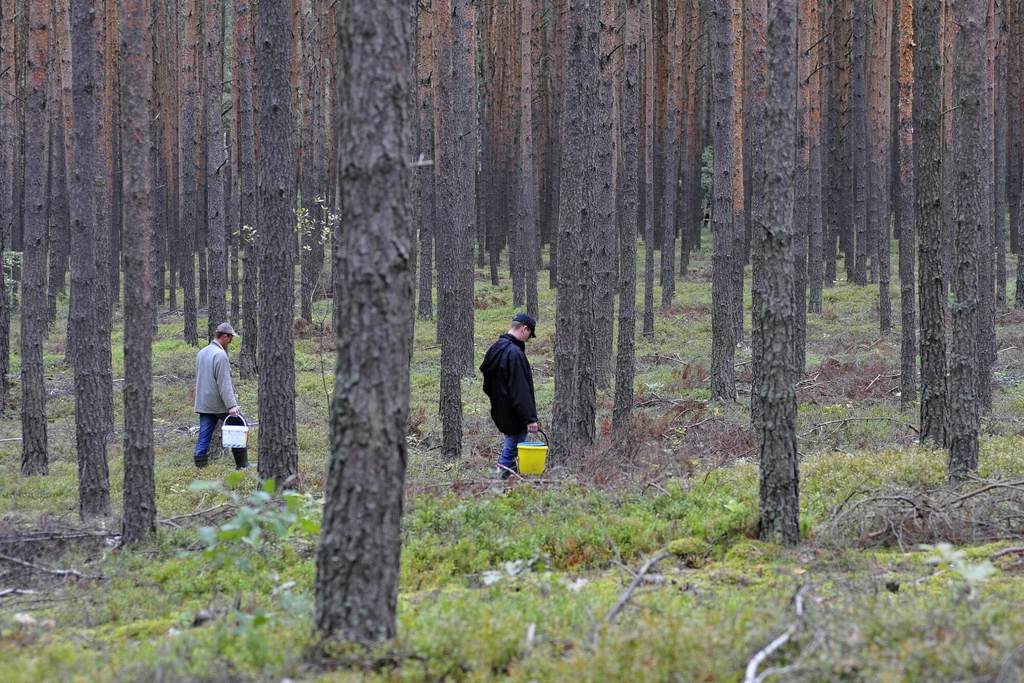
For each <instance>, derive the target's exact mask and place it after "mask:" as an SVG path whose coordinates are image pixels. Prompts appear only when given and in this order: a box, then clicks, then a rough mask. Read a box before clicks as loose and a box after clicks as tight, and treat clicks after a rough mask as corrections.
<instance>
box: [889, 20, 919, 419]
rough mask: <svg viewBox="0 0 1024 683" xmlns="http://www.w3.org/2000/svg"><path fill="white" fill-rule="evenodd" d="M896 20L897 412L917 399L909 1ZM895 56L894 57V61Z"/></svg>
mask: <svg viewBox="0 0 1024 683" xmlns="http://www.w3.org/2000/svg"><path fill="white" fill-rule="evenodd" d="M896 10H897V13H898V19H899V31H898V33H899V38H898V40H899V43H898V44H899V54H898V58H899V83H898V88H899V130H898V131H897V142H898V144H897V147H898V158H899V169H898V172H897V174H896V177H897V179H898V181H899V187H898V203H897V205H896V227H895V229H896V234H897V235H898V236H899V240H900V313H901V325H902V328H903V331H902V335H901V344H900V408H901V409H902V410H904V411H905V410H907V409H908V408H909V407H910V402H911V401H912V400H914V398H915V397H916V396H917V330H916V322H915V316H914V312H915V301H914V226H915V224H916V212H915V208H916V207H915V205H914V192H915V188H914V167H915V164H914V112H913V102H914V22H913V4H912V0H896ZM896 57H897V55H893V58H896Z"/></svg>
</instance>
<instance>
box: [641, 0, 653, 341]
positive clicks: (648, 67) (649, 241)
mask: <svg viewBox="0 0 1024 683" xmlns="http://www.w3.org/2000/svg"><path fill="white" fill-rule="evenodd" d="M644 2H645V4H644V22H643V27H644V38H643V39H642V40H641V42H640V47H641V49H642V52H643V60H644V62H643V70H644V76H643V82H642V84H641V90H642V93H641V99H642V105H641V106H642V109H641V110H640V130H641V131H642V134H643V136H644V137H643V141H642V142H641V144H640V150H641V151H640V154H641V166H642V169H643V183H642V185H641V188H640V221H641V225H642V226H643V234H644V328H643V334H644V337H645V338H647V339H649V340H653V339H654V49H653V43H654V40H653V37H652V36H653V34H654V29H653V26H654V18H653V14H654V4H653V0H644Z"/></svg>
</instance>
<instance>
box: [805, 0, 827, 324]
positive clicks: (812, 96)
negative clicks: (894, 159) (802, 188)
mask: <svg viewBox="0 0 1024 683" xmlns="http://www.w3.org/2000/svg"><path fill="white" fill-rule="evenodd" d="M823 4H824V3H819V1H818V0H807V5H808V9H807V12H808V15H809V16H808V17H807V20H808V21H810V25H809V26H808V29H807V30H808V38H807V42H808V50H809V51H810V52H809V53H807V54H804V55H803V57H804V59H805V60H807V61H808V62H810V63H811V65H812V66H811V69H810V75H809V77H808V87H809V88H810V92H809V93H808V107H809V109H810V112H809V121H808V123H809V125H810V130H809V135H810V141H809V150H808V153H809V155H810V160H809V164H810V166H809V169H808V180H807V182H808V199H807V201H808V207H807V212H808V213H807V240H808V248H809V252H810V259H809V260H808V264H807V280H808V282H809V284H810V295H809V300H808V302H807V312H809V313H818V314H820V313H821V311H822V303H823V297H824V293H823V291H822V290H823V287H824V281H825V226H824V224H823V222H822V218H823V215H822V209H823V201H822V190H823V187H824V186H823V175H822V163H821V160H822V150H823V149H824V145H823V139H822V108H823V105H824V95H823V89H822V75H821V71H822V68H821V67H818V66H816V65H817V64H823V63H824V62H825V56H824V50H823V49H822V46H821V45H822V42H823V39H822V38H821V24H822V19H821V14H822V12H821V6H822V5H823ZM801 53H803V50H801Z"/></svg>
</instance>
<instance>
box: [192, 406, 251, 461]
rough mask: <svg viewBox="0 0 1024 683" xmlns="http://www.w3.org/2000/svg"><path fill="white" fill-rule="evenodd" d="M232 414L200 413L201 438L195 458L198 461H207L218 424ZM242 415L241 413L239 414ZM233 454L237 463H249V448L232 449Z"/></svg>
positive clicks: (197, 444)
mask: <svg viewBox="0 0 1024 683" xmlns="http://www.w3.org/2000/svg"><path fill="white" fill-rule="evenodd" d="M229 414H230V413H199V438H198V439H197V440H196V452H195V455H194V456H193V457H194V458H195V459H196V460H205V459H207V458H208V457H209V456H208V455H207V451H208V450H209V449H210V439H211V438H212V437H213V430H214V429H216V428H217V425H218V423H220V422H223V421H224V420H225V419H227V417H228V415H229ZM239 415H241V413H239ZM231 453H232V454H233V455H234V456H235V462H236V463H239V462H242V461H247V460H248V457H249V449H248V448H232V449H231Z"/></svg>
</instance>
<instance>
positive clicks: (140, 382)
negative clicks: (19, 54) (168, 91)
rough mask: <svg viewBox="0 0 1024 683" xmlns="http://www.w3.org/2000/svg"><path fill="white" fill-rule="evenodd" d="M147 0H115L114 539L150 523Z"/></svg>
mask: <svg viewBox="0 0 1024 683" xmlns="http://www.w3.org/2000/svg"><path fill="white" fill-rule="evenodd" d="M150 23H151V14H150V9H149V2H148V0H121V54H122V55H123V56H124V85H125V87H124V93H123V97H122V100H121V106H122V114H123V116H124V137H123V138H122V145H123V147H122V149H123V150H124V194H123V198H124V217H125V223H126V224H127V225H130V226H132V229H130V230H126V231H125V234H124V244H123V253H124V284H125V290H124V326H125V329H128V330H139V331H140V333H139V334H126V335H125V337H124V513H123V523H122V526H121V541H122V543H124V544H125V545H131V544H133V543H136V542H138V541H140V540H142V539H143V538H144V537H145V536H147V535H149V534H152V533H154V532H155V531H156V481H155V479H154V476H153V380H152V379H151V377H150V375H151V374H152V349H151V346H152V341H151V337H150V335H148V334H145V332H144V331H145V330H147V329H149V328H150V326H151V324H152V310H151V307H152V305H153V302H152V298H151V297H152V293H153V292H152V287H151V285H150V274H151V273H150V267H149V266H150V263H149V260H150V232H151V226H152V219H153V216H152V214H151V212H150V203H149V202H150V186H149V181H150V176H149V173H150V169H149V161H150V147H151V141H150V133H151V126H150V122H149V121H150V108H149V100H150V95H151V92H152V73H153V70H152V65H151V61H150V49H149V48H150V44H151V41H150V39H149V35H148V32H149V31H148V29H149V27H150Z"/></svg>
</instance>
